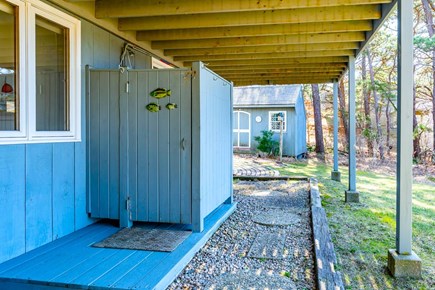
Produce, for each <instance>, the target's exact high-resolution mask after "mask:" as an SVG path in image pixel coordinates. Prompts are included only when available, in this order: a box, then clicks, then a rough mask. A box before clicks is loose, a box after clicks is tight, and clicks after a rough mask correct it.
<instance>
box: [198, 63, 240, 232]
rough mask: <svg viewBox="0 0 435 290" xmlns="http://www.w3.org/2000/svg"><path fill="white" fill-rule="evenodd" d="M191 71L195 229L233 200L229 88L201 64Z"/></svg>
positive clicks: (230, 92) (230, 90) (230, 88)
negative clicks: (192, 80)
mask: <svg viewBox="0 0 435 290" xmlns="http://www.w3.org/2000/svg"><path fill="white" fill-rule="evenodd" d="M193 70H194V71H196V74H197V77H196V78H195V79H194V82H193V96H192V98H193V100H192V102H193V104H192V112H193V119H192V123H193V124H192V127H193V129H192V133H193V141H192V142H193V152H194V153H195V154H194V155H193V173H192V174H193V178H192V182H193V187H192V190H193V193H192V195H193V198H194V200H193V205H192V206H193V210H194V212H193V214H194V219H196V223H195V221H194V226H195V228H196V229H198V228H200V227H201V224H200V223H201V222H202V221H201V220H202V219H203V218H205V217H206V216H207V215H208V214H209V213H210V212H211V211H213V210H214V209H215V208H216V207H217V206H218V205H219V204H221V203H223V202H224V201H225V200H227V199H228V198H230V197H231V196H232V166H231V164H232V163H231V162H232V125H231V120H232V101H231V95H232V85H231V83H229V82H228V81H226V80H224V79H222V78H221V77H219V76H218V75H216V74H215V73H214V72H212V71H210V70H208V69H207V68H205V67H204V66H203V65H202V64H201V63H194V65H193ZM198 205H200V206H199V207H198ZM198 218H199V220H198Z"/></svg>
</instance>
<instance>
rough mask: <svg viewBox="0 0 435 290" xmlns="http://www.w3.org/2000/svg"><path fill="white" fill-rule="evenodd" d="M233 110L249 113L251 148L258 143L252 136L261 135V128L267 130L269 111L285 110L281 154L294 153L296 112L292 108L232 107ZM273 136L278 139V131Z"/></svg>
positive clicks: (255, 146) (254, 147) (290, 154)
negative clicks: (285, 118) (257, 120)
mask: <svg viewBox="0 0 435 290" xmlns="http://www.w3.org/2000/svg"><path fill="white" fill-rule="evenodd" d="M234 111H243V112H248V113H250V114H251V147H250V149H251V150H255V149H256V148H257V145H258V144H257V142H256V141H255V140H254V137H255V136H261V131H263V130H269V112H271V111H285V112H287V120H286V121H287V130H286V132H283V155H288V156H294V155H295V152H296V151H295V149H296V148H295V145H296V144H295V141H294V140H295V139H296V132H295V131H296V112H295V109H294V108H234ZM257 116H259V117H261V122H260V123H257V122H256V121H255V118H256V117H257ZM273 138H274V139H275V140H277V141H279V132H275V133H274V135H273Z"/></svg>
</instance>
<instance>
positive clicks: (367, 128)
mask: <svg viewBox="0 0 435 290" xmlns="http://www.w3.org/2000/svg"><path fill="white" fill-rule="evenodd" d="M361 69H362V71H361V76H362V81H363V84H362V85H363V97H364V118H365V120H364V129H365V131H366V134H365V137H366V140H367V151H368V153H369V156H371V157H373V156H374V154H373V139H372V119H371V117H370V93H369V92H368V90H367V70H366V55H365V53H364V54H363V55H362V60H361Z"/></svg>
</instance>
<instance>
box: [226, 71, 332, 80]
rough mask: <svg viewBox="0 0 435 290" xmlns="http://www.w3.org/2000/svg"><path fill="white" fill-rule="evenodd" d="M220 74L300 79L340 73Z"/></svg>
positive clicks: (228, 76) (239, 76)
mask: <svg viewBox="0 0 435 290" xmlns="http://www.w3.org/2000/svg"><path fill="white" fill-rule="evenodd" d="M219 75H220V76H222V77H224V78H227V79H233V78H236V79H239V80H243V79H247V80H250V79H266V80H268V79H274V78H281V79H282V78H298V79H302V78H314V79H316V78H334V77H335V78H336V77H337V76H339V75H340V73H338V72H333V73H299V74H297V73H296V74H295V73H268V74H246V75H240V74H235V75H234V74H226V73H222V74H219Z"/></svg>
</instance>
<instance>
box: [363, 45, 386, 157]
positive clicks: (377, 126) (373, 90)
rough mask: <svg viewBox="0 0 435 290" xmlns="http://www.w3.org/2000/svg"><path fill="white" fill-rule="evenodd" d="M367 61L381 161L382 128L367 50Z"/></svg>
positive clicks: (370, 58) (382, 148)
mask: <svg viewBox="0 0 435 290" xmlns="http://www.w3.org/2000/svg"><path fill="white" fill-rule="evenodd" d="M366 52H367V61H368V64H369V74H370V82H371V84H372V92H373V100H374V105H375V122H376V129H377V132H376V143H378V148H379V158H381V160H383V159H384V158H385V156H384V145H383V144H382V127H381V121H380V113H381V112H380V111H379V97H378V94H377V92H376V87H375V73H374V71H373V63H372V57H371V55H370V50H369V49H367V50H366Z"/></svg>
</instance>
